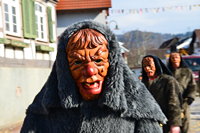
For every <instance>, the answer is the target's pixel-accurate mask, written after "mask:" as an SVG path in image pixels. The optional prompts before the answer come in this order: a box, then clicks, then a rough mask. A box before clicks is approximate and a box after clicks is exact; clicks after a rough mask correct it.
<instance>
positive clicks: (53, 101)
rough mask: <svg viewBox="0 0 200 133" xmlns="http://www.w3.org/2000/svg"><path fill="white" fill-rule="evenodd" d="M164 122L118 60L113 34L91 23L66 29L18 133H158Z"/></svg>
mask: <svg viewBox="0 0 200 133" xmlns="http://www.w3.org/2000/svg"><path fill="white" fill-rule="evenodd" d="M165 122H166V117H165V116H164V114H163V113H162V111H161V110H160V107H159V106H158V104H157V103H156V101H155V100H154V98H153V97H152V96H151V94H150V93H149V92H148V90H147V89H146V88H145V86H144V85H143V84H142V83H141V82H140V81H139V80H138V79H137V77H136V75H134V74H133V73H132V72H131V70H130V69H129V68H128V66H127V65H126V64H125V62H124V61H123V58H122V56H121V54H120V48H119V45H118V42H117V40H116V37H115V35H114V34H113V33H112V32H111V31H110V30H109V29H108V27H106V26H104V25H101V24H99V23H97V22H94V21H82V22H78V23H76V24H73V25H71V26H69V27H68V28H67V29H66V30H65V32H64V33H63V34H62V35H61V38H60V40H59V44H58V52H57V57H56V61H55V63H54V65H53V68H52V72H51V74H50V76H49V78H48V80H47V82H46V83H45V85H44V87H43V88H42V90H41V91H40V92H39V94H38V95H37V96H36V97H35V99H34V101H33V103H32V104H31V105H30V106H29V107H28V109H27V112H26V118H25V120H24V123H23V126H22V129H21V133H161V132H162V127H161V126H160V123H165Z"/></svg>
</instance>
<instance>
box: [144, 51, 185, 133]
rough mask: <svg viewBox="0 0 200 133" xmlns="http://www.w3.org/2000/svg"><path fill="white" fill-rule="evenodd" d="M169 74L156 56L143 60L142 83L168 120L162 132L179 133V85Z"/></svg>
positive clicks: (148, 56) (149, 56) (146, 57)
mask: <svg viewBox="0 0 200 133" xmlns="http://www.w3.org/2000/svg"><path fill="white" fill-rule="evenodd" d="M170 74H171V73H170V71H169V70H168V69H167V67H166V66H165V65H164V64H163V63H162V61H161V60H160V59H159V58H158V57H157V56H153V55H147V56H145V57H144V58H143V60H142V77H143V78H142V82H143V83H144V84H145V85H146V87H147V88H148V90H149V91H150V92H151V94H152V95H153V97H154V98H155V100H156V101H157V102H158V104H159V105H160V107H161V109H162V111H163V113H164V114H165V115H166V117H167V119H168V122H167V124H166V125H164V126H163V132H164V133H169V132H170V133H180V126H181V106H180V101H179V84H178V82H177V81H176V79H174V77H172V76H170Z"/></svg>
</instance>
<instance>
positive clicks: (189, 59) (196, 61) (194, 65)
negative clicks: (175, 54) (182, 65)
mask: <svg viewBox="0 0 200 133" xmlns="http://www.w3.org/2000/svg"><path fill="white" fill-rule="evenodd" d="M182 58H183V60H184V61H185V62H186V64H187V65H188V67H189V68H190V69H191V70H192V72H193V76H194V78H195V80H196V82H197V84H198V89H197V92H198V93H199V94H200V55H189V56H183V57H182Z"/></svg>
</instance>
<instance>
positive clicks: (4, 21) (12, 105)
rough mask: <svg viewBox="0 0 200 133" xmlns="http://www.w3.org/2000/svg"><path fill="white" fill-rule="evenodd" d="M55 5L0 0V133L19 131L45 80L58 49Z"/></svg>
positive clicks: (47, 0)
mask: <svg viewBox="0 0 200 133" xmlns="http://www.w3.org/2000/svg"><path fill="white" fill-rule="evenodd" d="M56 4H57V0H0V81H1V84H0V88H1V89H0V109H1V110H0V132H3V133H4V132H8V133H9V132H11V130H13V129H14V128H15V126H17V127H20V125H21V123H22V122H23V120H24V117H25V111H26V109H27V107H28V105H29V104H30V103H31V102H32V101H33V98H34V97H35V95H36V94H37V93H38V92H39V91H40V89H41V88H42V86H43V84H44V83H45V81H46V80H47V78H48V75H49V73H50V68H51V66H52V63H53V61H54V60H55V57H56V49H57V42H56V40H57V35H56V8H55V6H56ZM18 129H19V128H18Z"/></svg>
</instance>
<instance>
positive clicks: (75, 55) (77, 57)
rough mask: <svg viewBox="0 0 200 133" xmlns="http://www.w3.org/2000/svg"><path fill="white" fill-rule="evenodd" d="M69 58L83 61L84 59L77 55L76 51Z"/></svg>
mask: <svg viewBox="0 0 200 133" xmlns="http://www.w3.org/2000/svg"><path fill="white" fill-rule="evenodd" d="M69 57H70V58H76V59H81V60H84V59H85V57H84V56H82V55H81V54H79V53H77V52H76V51H74V52H72V53H71V54H70V55H69Z"/></svg>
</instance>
